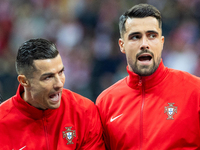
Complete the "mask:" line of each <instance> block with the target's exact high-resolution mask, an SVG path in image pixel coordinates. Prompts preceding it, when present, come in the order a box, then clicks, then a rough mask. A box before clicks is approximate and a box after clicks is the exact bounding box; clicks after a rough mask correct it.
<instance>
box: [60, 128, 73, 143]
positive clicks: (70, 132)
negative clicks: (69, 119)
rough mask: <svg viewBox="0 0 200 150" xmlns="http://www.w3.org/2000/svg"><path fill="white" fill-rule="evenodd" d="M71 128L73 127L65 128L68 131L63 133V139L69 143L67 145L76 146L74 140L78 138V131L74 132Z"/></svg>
mask: <svg viewBox="0 0 200 150" xmlns="http://www.w3.org/2000/svg"><path fill="white" fill-rule="evenodd" d="M71 128H72V127H65V129H66V130H65V131H63V138H65V139H66V140H67V141H68V143H67V145H68V144H74V143H73V141H72V140H73V139H74V137H76V131H75V130H72V129H71Z"/></svg>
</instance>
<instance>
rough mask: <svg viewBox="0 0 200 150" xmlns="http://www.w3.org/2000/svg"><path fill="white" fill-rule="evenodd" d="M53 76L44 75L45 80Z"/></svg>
mask: <svg viewBox="0 0 200 150" xmlns="http://www.w3.org/2000/svg"><path fill="white" fill-rule="evenodd" d="M51 77H52V76H46V77H44V80H50V78H51Z"/></svg>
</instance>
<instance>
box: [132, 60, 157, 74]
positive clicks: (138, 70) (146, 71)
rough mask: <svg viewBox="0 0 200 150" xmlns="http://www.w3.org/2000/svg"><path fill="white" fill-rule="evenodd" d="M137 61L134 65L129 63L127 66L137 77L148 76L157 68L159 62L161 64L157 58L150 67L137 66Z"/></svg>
mask: <svg viewBox="0 0 200 150" xmlns="http://www.w3.org/2000/svg"><path fill="white" fill-rule="evenodd" d="M152 59H153V58H152ZM137 61H138V60H136V61H135V63H134V64H131V63H129V65H130V67H131V69H132V70H133V72H134V73H136V74H138V75H139V76H150V75H152V74H153V73H154V72H155V71H156V70H157V68H158V67H159V65H160V62H161V57H159V58H157V61H155V60H153V64H152V65H150V66H148V65H143V66H139V65H138V64H137ZM129 62H130V61H129Z"/></svg>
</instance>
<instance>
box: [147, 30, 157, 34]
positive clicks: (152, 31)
mask: <svg viewBox="0 0 200 150" xmlns="http://www.w3.org/2000/svg"><path fill="white" fill-rule="evenodd" d="M146 33H156V34H158V32H157V31H154V30H149V31H147V32H146Z"/></svg>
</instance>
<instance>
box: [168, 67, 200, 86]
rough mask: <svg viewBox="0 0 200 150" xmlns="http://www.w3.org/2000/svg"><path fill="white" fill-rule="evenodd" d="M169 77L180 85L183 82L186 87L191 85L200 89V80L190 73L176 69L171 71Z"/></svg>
mask: <svg viewBox="0 0 200 150" xmlns="http://www.w3.org/2000/svg"><path fill="white" fill-rule="evenodd" d="M169 76H170V78H172V79H174V80H176V81H177V82H179V83H180V82H181V83H182V84H185V85H191V86H194V87H199V88H200V78H199V77H197V76H195V75H192V74H190V73H188V72H185V71H181V70H176V69H169Z"/></svg>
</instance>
